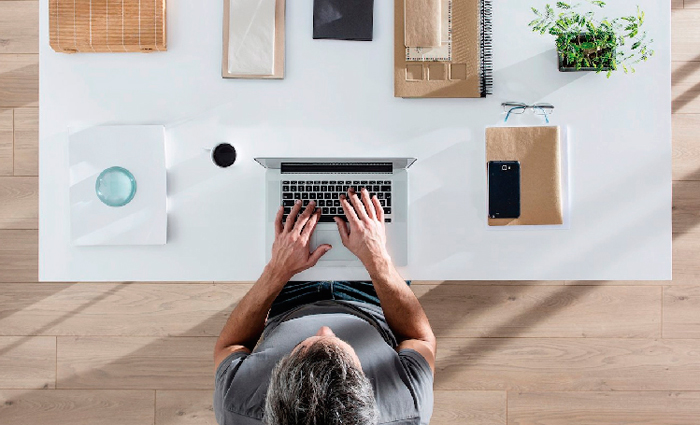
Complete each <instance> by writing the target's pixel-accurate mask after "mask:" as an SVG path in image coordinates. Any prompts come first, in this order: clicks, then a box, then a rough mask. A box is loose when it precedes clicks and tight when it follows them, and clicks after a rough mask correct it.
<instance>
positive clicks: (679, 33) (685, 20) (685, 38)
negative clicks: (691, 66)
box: [652, 1, 700, 62]
mask: <svg viewBox="0 0 700 425" xmlns="http://www.w3.org/2000/svg"><path fill="white" fill-rule="evenodd" d="M686 3H688V1H686ZM699 20H700V10H698V9H694V8H692V7H686V8H683V9H674V10H672V11H671V28H672V29H673V30H672V31H671V51H672V52H673V60H674V61H678V62H681V61H697V60H700V28H699V27H698V25H697V23H698V21H699ZM652 35H653V34H652Z"/></svg>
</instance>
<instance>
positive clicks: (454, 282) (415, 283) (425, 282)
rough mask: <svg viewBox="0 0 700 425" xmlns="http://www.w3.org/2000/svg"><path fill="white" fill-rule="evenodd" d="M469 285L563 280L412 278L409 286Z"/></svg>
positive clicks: (552, 283) (547, 283) (554, 283)
mask: <svg viewBox="0 0 700 425" xmlns="http://www.w3.org/2000/svg"><path fill="white" fill-rule="evenodd" d="M443 284H446V285H471V286H536V285H544V286H561V285H566V282H565V281H563V280H412V281H411V286H415V287H417V286H421V285H433V286H434V285H443Z"/></svg>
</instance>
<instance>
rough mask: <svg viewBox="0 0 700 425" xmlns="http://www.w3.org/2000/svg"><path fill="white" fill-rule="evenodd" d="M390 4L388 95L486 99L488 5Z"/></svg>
mask: <svg viewBox="0 0 700 425" xmlns="http://www.w3.org/2000/svg"><path fill="white" fill-rule="evenodd" d="M394 2H395V7H394V96H396V97H416V98H427V97H461V98H472V97H473V98H478V97H486V96H487V95H490V94H491V89H492V86H493V77H492V69H493V66H492V59H491V44H492V43H491V29H492V27H491V10H492V9H491V0H394ZM421 44H425V45H421Z"/></svg>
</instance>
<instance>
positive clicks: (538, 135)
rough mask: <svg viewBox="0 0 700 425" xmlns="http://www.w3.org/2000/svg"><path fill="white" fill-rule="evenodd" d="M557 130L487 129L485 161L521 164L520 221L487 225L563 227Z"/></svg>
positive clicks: (499, 221) (541, 128) (490, 222)
mask: <svg viewBox="0 0 700 425" xmlns="http://www.w3.org/2000/svg"><path fill="white" fill-rule="evenodd" d="M559 138H560V129H559V127H553V126H547V127H493V128H487V129H486V162H487V163H488V162H489V161H520V218H517V219H492V218H489V226H517V225H559V224H563V222H564V217H563V211H562V204H563V203H562V190H561V146H560V142H559Z"/></svg>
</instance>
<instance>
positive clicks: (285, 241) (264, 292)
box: [214, 201, 331, 369]
mask: <svg viewBox="0 0 700 425" xmlns="http://www.w3.org/2000/svg"><path fill="white" fill-rule="evenodd" d="M315 207H316V204H315V203H314V202H311V203H309V205H308V206H307V207H306V209H305V210H304V213H303V214H301V215H300V216H299V218H298V219H296V220H295V217H297V215H298V214H299V212H300V211H301V202H299V201H297V203H296V205H295V206H294V208H293V209H292V211H291V213H290V214H289V216H288V217H287V221H286V222H285V223H284V224H283V223H282V217H283V215H284V209H283V208H280V210H279V211H278V212H277V218H276V219H275V243H274V244H273V246H272V259H271V260H270V263H269V264H268V265H267V266H266V267H265V270H264V271H263V273H262V275H261V276H260V279H258V281H257V282H255V285H253V287H252V288H251V289H250V291H248V293H247V294H246V295H245V297H243V299H242V300H241V301H240V302H239V303H238V305H236V307H235V308H234V309H233V312H232V313H231V316H229V318H228V321H227V322H226V325H224V329H223V330H222V331H221V334H220V335H219V339H218V340H217V341H216V346H215V347H214V368H215V369H216V368H218V367H219V364H220V363H221V362H222V361H224V360H225V359H226V357H228V356H230V355H231V354H233V353H236V352H244V353H250V352H251V351H252V350H253V347H255V344H256V343H257V341H258V339H259V338H260V335H262V332H263V330H264V329H265V319H266V318H267V313H268V311H269V310H270V307H271V306H272V303H273V301H274V300H275V298H276V297H277V295H279V293H280V291H281V290H282V288H283V287H284V285H285V284H286V283H287V282H288V281H289V280H290V279H291V278H292V277H293V276H294V275H295V274H297V273H300V272H302V271H304V270H306V269H308V268H311V267H313V266H314V265H316V263H317V262H318V260H319V259H320V258H321V257H322V256H323V254H325V253H326V252H328V251H329V250H330V249H331V246H330V245H321V246H319V247H317V248H316V250H315V251H314V252H313V253H309V242H310V239H311V235H312V234H313V231H314V229H315V228H316V224H317V223H318V219H319V217H320V215H321V210H318V211H316V212H314V209H315Z"/></svg>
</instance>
